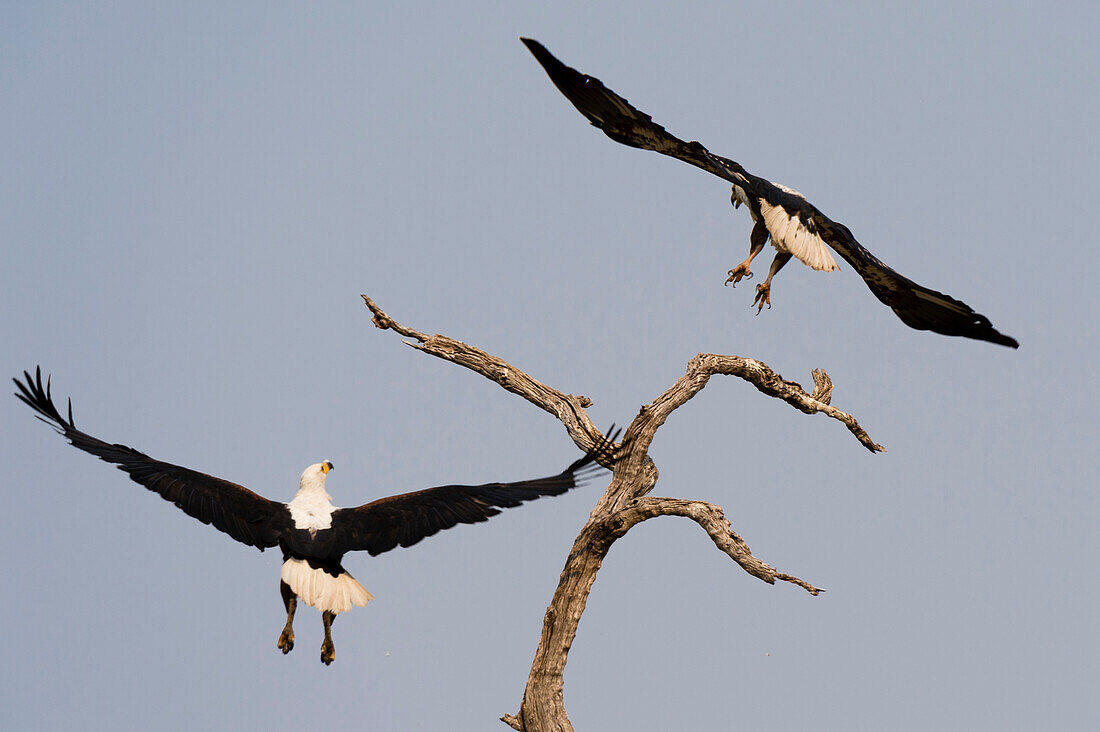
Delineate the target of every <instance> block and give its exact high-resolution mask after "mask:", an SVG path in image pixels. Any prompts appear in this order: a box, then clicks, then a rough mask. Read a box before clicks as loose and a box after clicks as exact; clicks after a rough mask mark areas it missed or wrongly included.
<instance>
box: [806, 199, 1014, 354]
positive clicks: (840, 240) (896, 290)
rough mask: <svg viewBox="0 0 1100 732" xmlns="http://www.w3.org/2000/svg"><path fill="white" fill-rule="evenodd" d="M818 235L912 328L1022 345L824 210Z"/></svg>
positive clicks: (819, 220)
mask: <svg viewBox="0 0 1100 732" xmlns="http://www.w3.org/2000/svg"><path fill="white" fill-rule="evenodd" d="M814 222H815V223H816V224H817V232H818V235H819V236H820V237H821V238H822V239H823V240H824V241H825V243H826V244H828V245H829V246H830V247H832V249H833V250H834V251H836V253H837V254H839V255H840V256H841V257H843V258H844V261H846V262H848V264H850V265H852V268H853V269H854V270H855V271H856V272H858V273H859V276H860V277H862V278H863V281H864V282H865V283H866V284H867V287H868V289H870V290H871V292H872V293H874V295H875V297H877V298H878V299H879V300H881V301H882V302H883V303H885V304H886V305H889V306H890V309H891V310H893V311H894V313H895V314H896V315H897V316H898V317H899V318H901V321H902V322H903V323H905V324H906V325H908V326H909V327H910V328H915V329H917V330H930V331H933V332H935V333H941V334H943V335H949V336H962V337H964V338H973V339H975V340H979V341H989V342H990V343H996V344H998V345H1002V346H1008V347H1009V348H1019V347H1020V344H1019V343H1018V342H1017V341H1016V339H1015V338H1013V337H1011V336H1007V335H1005V334H1003V333H1000V332H999V331H997V329H996V328H994V327H993V324H992V323H991V322H990V321H989V318H987V317H985V316H984V315H982V314H981V313H976V312H974V309H973V308H971V307H970V306H969V305H967V304H966V303H964V302H962V301H960V300H956V299H955V298H953V297H951V296H950V295H945V294H944V293H942V292H937V291H936V290H933V289H931V288H928V287H924V286H923V285H918V284H917V283H916V282H913V280H911V279H909V278H908V277H905V276H904V275H901V274H899V273H897V272H895V271H894V270H893V269H891V268H890V267H889V266H887V265H886V263H885V262H883V261H882V260H881V259H879V258H878V257H876V256H875V255H874V254H871V252H869V251H867V249H866V248H864V247H863V245H862V244H860V243H859V242H858V241H856V238H855V237H854V236H852V232H851V231H849V230H848V227H847V226H844V225H843V224H838V223H836V222H835V221H832V220H831V219H829V218H828V217H827V216H825V215H824V214H821V213H820V212H818V213H817V216H815V217H814Z"/></svg>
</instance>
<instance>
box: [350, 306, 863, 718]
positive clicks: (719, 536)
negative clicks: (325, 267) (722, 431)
mask: <svg viewBox="0 0 1100 732" xmlns="http://www.w3.org/2000/svg"><path fill="white" fill-rule="evenodd" d="M363 300H364V301H365V302H366V304H367V307H368V308H370V310H371V312H372V313H373V314H374V324H375V325H376V326H377V327H379V328H381V329H382V330H393V331H395V332H397V333H399V334H400V335H402V336H405V337H406V338H411V339H413V341H406V343H408V344H409V345H410V346H412V347H413V348H416V349H417V350H420V351H423V352H425V353H428V354H430V355H432V356H435V357H437V358H441V359H443V360H445V361H450V362H452V363H455V364H458V365H460V366H464V367H466V368H468V369H470V370H472V371H475V372H477V373H479V374H481V375H482V376H484V377H485V378H487V379H490V380H492V381H495V382H496V383H498V384H500V385H501V386H502V387H504V388H505V389H507V390H508V391H510V392H512V393H513V394H517V395H519V396H521V397H523V398H524V399H526V400H527V401H529V402H531V403H532V404H534V405H535V406H537V407H539V408H540V409H542V410H544V411H546V412H549V413H550V414H553V415H554V416H555V417H557V418H558V419H559V420H560V421H561V423H562V424H563V425H564V426H565V429H566V431H567V432H568V434H569V437H570V438H571V439H572V440H573V442H574V443H576V445H577V446H578V447H579V448H580V449H582V450H584V451H586V452H587V451H589V450H590V449H591V448H592V447H593V446H594V445H595V443H596V441H597V440H599V439H600V437H601V432H600V430H599V429H598V428H597V427H596V426H595V425H594V424H593V422H592V420H591V419H590V418H589V416H588V413H587V412H586V411H585V408H586V407H588V406H591V404H592V401H591V400H590V399H588V397H585V396H575V395H572V394H565V393H563V392H561V391H558V390H557V389H554V388H552V387H549V386H547V385H545V384H543V383H542V382H540V381H538V380H536V379H534V378H532V377H531V376H529V375H528V374H527V373H525V372H524V371H522V370H520V369H517V368H516V367H514V366H512V365H511V364H509V363H508V362H506V361H504V360H503V359H500V358H497V357H496V356H493V355H491V354H488V353H486V352H484V351H482V350H480V349H478V348H475V347H473V346H470V345H467V344H465V343H463V342H461V341H456V340H454V339H453V338H448V337H447V336H442V335H432V336H429V335H426V334H424V333H421V332H419V331H417V330H414V329H413V328H409V327H406V326H403V325H401V324H400V323H398V322H396V321H395V320H393V319H392V318H390V317H389V316H388V315H386V313H384V312H383V311H382V310H381V308H379V307H378V306H377V305H376V304H375V303H374V302H373V301H372V300H371V299H370V298H369V297H367V296H366V295H363ZM715 374H720V375H726V376H738V377H740V378H742V379H744V380H746V381H748V382H749V383H751V384H752V385H753V386H755V387H756V388H757V389H758V390H760V391H761V392H763V393H764V394H767V395H768V396H772V397H776V398H778V399H782V400H783V401H785V402H787V403H788V404H790V405H791V406H793V407H794V408H795V409H798V410H799V411H801V412H804V413H806V414H817V413H821V414H825V415H826V416H828V417H831V418H833V419H836V420H838V421H840V422H842V423H843V424H844V425H845V426H846V427H847V428H848V430H849V431H850V432H851V433H852V434H853V435H855V437H856V439H858V440H859V441H860V443H861V444H862V445H863V446H864V447H866V448H867V449H868V450H871V451H872V452H883V451H884V448H883V447H882V446H881V445H878V444H876V443H875V442H874V441H872V440H871V438H870V436H869V435H868V434H867V432H866V431H865V430H864V429H863V428H862V427H860V425H859V423H858V422H856V420H855V418H854V417H852V416H851V415H850V414H847V413H845V412H842V411H840V410H839V409H836V408H835V407H833V406H831V405H830V402H831V400H832V392H833V384H832V380H831V379H829V376H828V374H826V373H825V372H824V371H821V370H817V369H815V370H814V372H813V378H814V390H813V392H812V393H807V392H806V391H805V390H804V389H803V388H802V387H801V386H800V385H799V384H797V383H795V382H793V381H787V380H785V379H783V378H782V377H781V376H780V375H779V374H777V373H775V372H774V371H773V370H772V369H771V368H770V367H769V366H768V365H767V364H765V363H762V362H760V361H757V360H756V359H752V358H742V357H740V356H722V355H716V354H706V353H701V354H699V355H697V356H695V357H694V358H692V359H691V360H690V361H689V362H688V366H687V371H686V373H685V374H684V375H683V376H681V377H680V378H679V379H678V380H677V381H676V383H675V384H673V385H672V386H671V387H670V388H669V389H668V390H666V391H665V392H664V393H663V394H661V395H660V396H658V397H657V398H656V399H654V400H653V401H652V402H651V403H650V404H646V405H643V406H642V407H641V409H639V411H638V414H637V416H636V417H635V418H634V420H633V421H632V422H631V423H630V425H629V427H627V429H626V432H625V434H624V435H623V441H622V443H620V444H619V445H617V446H616V450H615V451H614V454H615V461H614V463H613V464H612V462H611V461H606V463H605V464H606V465H607V466H609V467H612V469H613V473H612V478H611V483H610V485H608V487H607V490H606V491H605V492H604V494H603V496H601V497H600V499H599V501H598V502H597V504H596V506H595V507H594V508H593V509H592V513H591V514H590V515H589V517H588V521H587V523H585V525H584V527H583V528H582V529H581V531H580V533H579V534H578V535H577V538H576V539H575V540H574V542H573V547H572V550H571V551H570V552H569V556H568V557H567V558H566V562H565V567H564V568H563V569H562V573H561V577H560V578H559V580H558V587H557V589H556V590H555V592H554V597H553V599H552V600H551V602H550V605H549V606H548V607H547V608H546V615H545V616H544V618H543V626H542V634H541V636H540V638H539V645H538V649H537V650H536V651H535V658H534V661H533V662H532V664H531V673H530V675H529V676H528V679H527V687H526V689H525V690H524V694H523V702H522V703H521V704H520V711H519V713H518V714H516V715H511V714H506V715H504V716H503V717H501V721H503V722H505V723H506V724H508V725H510V726H511V727H512V728H514V729H517V730H520V731H521V732H542V731H544V730H556V731H559V732H568V731H570V730H572V729H573V727H572V725H571V724H570V723H569V717H568V716H567V715H566V713H565V706H564V698H563V693H564V673H565V664H566V661H567V659H568V655H569V649H570V647H571V646H572V645H573V640H574V639H575V638H576V633H577V626H578V624H579V622H580V617H581V614H582V613H583V612H584V608H585V605H586V604H587V602H588V594H589V592H590V591H591V589H592V584H593V583H594V582H595V581H596V573H597V572H598V571H599V569H600V566H601V564H602V563H603V559H604V557H606V556H607V552H608V551H609V550H610V548H611V545H612V544H613V543H614V542H615V541H616V540H617V539H619V538H620V537H621V536H623V535H624V534H625V533H626V532H627V531H629V530H630V529H631V527H633V526H635V525H637V524H639V523H641V522H642V521H647V520H649V519H651V518H655V517H657V516H683V517H686V518H690V519H691V520H693V521H695V522H696V523H697V524H699V526H700V527H702V528H703V530H704V531H706V532H707V534H708V535H709V536H710V538H711V540H712V541H713V542H714V545H715V546H716V547H718V549H719V550H720V551H722V552H723V553H725V554H726V555H727V556H729V557H730V558H731V559H732V560H733V561H734V562H736V563H737V564H738V565H739V566H740V567H741V568H742V569H744V570H745V571H746V572H748V573H749V574H751V575H752V576H754V577H757V578H758V579H761V580H763V581H764V582H767V583H769V584H775V583H776V581H781V582H789V583H791V584H795V585H798V586H799V587H801V588H803V589H804V590H806V591H807V592H809V593H810V594H812V595H817V594H819V593H820V592H823V590H821V589H820V588H818V587H815V586H814V585H811V584H810V583H808V582H805V581H803V580H801V579H799V578H797V577H794V576H792V575H789V574H785V573H783V572H779V571H778V570H776V569H775V568H774V567H772V566H771V565H769V564H767V563H766V562H763V561H762V560H760V559H758V558H756V557H755V556H753V554H752V552H751V551H750V550H749V547H748V545H747V544H746V543H745V542H744V541H743V540H742V539H741V537H740V536H738V535H737V534H736V533H734V531H733V529H732V528H731V526H730V522H729V520H728V519H726V517H725V514H724V513H723V511H722V508H721V507H720V506H716V505H714V504H711V503H706V502H703V501H692V500H685V499H680V498H656V497H650V496H648V495H647V494H648V493H649V492H650V491H652V490H653V488H654V486H655V485H656V483H657V478H658V472H657V466H656V465H655V464H654V463H653V461H652V460H651V459H650V457H649V454H648V453H649V446H650V444H651V443H652V441H653V437H654V435H655V434H656V432H657V429H658V428H659V427H660V426H661V425H662V424H664V422H665V420H666V419H668V417H669V415H671V414H672V412H673V411H675V410H676V408H677V407H680V406H682V405H683V404H685V403H686V402H687V401H688V400H690V399H691V398H692V397H694V396H695V395H696V394H698V393H699V392H700V391H701V390H702V389H703V387H705V386H706V385H707V382H708V381H709V380H710V377H711V376H713V375H715ZM601 462H603V461H601Z"/></svg>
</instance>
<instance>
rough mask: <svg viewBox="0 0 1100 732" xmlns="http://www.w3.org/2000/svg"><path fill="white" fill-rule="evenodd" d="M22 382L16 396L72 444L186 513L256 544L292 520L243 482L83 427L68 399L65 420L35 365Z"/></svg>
mask: <svg viewBox="0 0 1100 732" xmlns="http://www.w3.org/2000/svg"><path fill="white" fill-rule="evenodd" d="M23 376H24V378H25V379H26V383H25V384H24V383H23V382H21V381H19V379H12V381H14V382H15V385H16V386H17V387H19V392H18V393H16V395H15V396H17V397H19V399H21V400H22V401H23V403H24V404H26V405H27V406H29V407H30V408H31V409H33V410H34V411H35V412H37V413H38V418H39V419H41V420H42V421H43V422H45V423H46V424H48V425H50V426H51V427H53V428H54V429H56V430H57V432H58V433H59V434H61V435H64V436H65V438H66V439H67V440H68V441H69V442H70V443H71V444H72V445H73V447H78V448H80V449H81V450H83V451H84V452H89V453H91V454H92V455H95V456H96V457H98V458H99V459H100V460H105V461H106V462H109V463H114V464H115V465H117V466H118V469H119V470H122V471H125V472H126V473H127V474H129V476H130V479H131V480H133V481H134V482H136V483H140V484H141V485H143V486H145V487H146V488H148V489H149V490H151V491H153V492H155V493H159V494H160V496H161V497H162V498H164V499H165V500H167V501H171V502H172V503H174V504H176V505H177V506H179V507H180V508H181V509H183V511H184V513H186V514H187V515H188V516H192V517H194V518H197V519H198V520H199V521H202V522H203V523H204V524H212V525H213V526H214V528H216V529H219V530H220V531H224V532H225V533H227V534H229V535H230V536H232V537H233V538H234V539H236V540H237V541H239V542H241V543H243V544H248V545H249V546H254V547H258V548H259V549H260V551H263V550H264V548H265V547H271V546H275V545H276V544H278V543H279V536H280V534H281V533H282V532H283V531H284V530H285V529H287V528H288V527H290V526H291V525H292V522H291V519H290V512H289V511H288V510H287V507H286V504H284V503H277V502H275V501H269V500H267V499H266V498H264V497H263V496H260V495H257V494H255V493H253V492H252V491H250V490H248V489H247V488H245V487H243V486H239V485H237V484H236V483H230V482H229V481H227V480H222V479H221V478H215V477H214V476H212V475H206V474H205V473H199V472H196V471H194V470H190V469H188V468H183V467H180V466H179V465H172V464H171V463H162V462H161V461H159V460H154V459H153V458H151V457H149V456H148V455H145V454H143V453H140V452H138V451H137V450H135V449H133V448H132V447H126V446H125V445H111V444H108V443H106V442H104V441H102V440H100V439H98V438H95V437H92V436H91V435H89V434H86V433H84V432H81V431H80V430H78V429H77V428H76V425H75V424H74V423H73V406H72V402H71V401H70V402H69V417H68V420H66V419H65V418H64V417H62V416H61V413H60V412H58V411H57V407H56V406H55V405H54V403H53V398H52V397H51V395H50V382H49V379H47V380H46V385H45V388H43V385H42V370H41V369H40V368H38V369H35V375H34V378H33V379H32V378H31V375H30V373H28V372H26V371H24V372H23Z"/></svg>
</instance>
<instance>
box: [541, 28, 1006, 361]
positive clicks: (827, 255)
mask: <svg viewBox="0 0 1100 732" xmlns="http://www.w3.org/2000/svg"><path fill="white" fill-rule="evenodd" d="M520 40H521V41H523V43H524V44H525V45H526V46H527V48H528V49H529V50H530V51H531V53H532V54H534V56H535V58H536V59H537V60H538V62H539V63H540V64H542V67H543V68H544V69H545V70H546V73H547V74H548V75H549V76H550V80H551V81H552V82H554V86H556V87H557V88H558V89H559V90H560V91H561V93H562V94H564V95H565V96H566V98H567V99H569V101H570V102H572V103H573V106H574V107H576V108H577V109H578V110H580V113H581V114H583V115H584V116H585V117H586V118H587V119H588V121H589V122H591V123H592V125H593V126H595V127H598V128H599V129H601V130H603V132H604V134H605V135H607V136H608V137H610V138H611V139H612V140H615V141H616V142H621V143H622V144H624V145H629V146H630V147H637V148H642V149H643V150H653V151H656V152H659V153H661V154H663V155H668V156H671V157H674V158H677V159H679V160H683V161H684V162H686V163H690V164H692V165H694V166H696V167H699V168H702V169H703V170H705V171H707V172H709V173H713V174H714V175H717V176H718V177H719V178H723V179H725V180H726V181H729V182H730V183H731V184H732V185H733V194H732V196H731V197H730V201H731V203H732V204H733V207H734V208H738V207H739V206H741V205H744V206H745V207H746V208H748V210H749V213H750V214H751V215H752V220H753V229H752V234H751V235H750V237H749V256H748V258H746V259H745V261H743V262H741V263H740V264H738V265H737V266H736V267H734V268H733V269H731V270H730V271H729V277H728V279H727V280H726V284H729V285H734V286H735V285H736V284H737V283H738V282H740V281H741V279H742V278H751V277H752V271H751V270H750V269H749V266H750V265H751V264H752V260H753V259H754V258H755V257H756V255H757V254H759V253H760V252H761V250H763V248H764V244H765V243H767V241H768V239H769V238H770V239H771V242H772V245H773V246H774V247H775V248H776V250H777V252H776V255H775V259H774V260H772V263H771V267H770V268H769V270H768V277H767V279H765V280H764V281H763V282H762V283H760V284H758V285H757V286H756V296H755V298H754V299H753V303H752V304H753V305H755V306H756V312H757V314H759V313H760V311H761V310H763V308H764V306H765V305H767V306H768V307H769V308H771V284H772V278H773V277H775V275H776V273H777V272H779V270H780V269H782V268H783V265H785V264H786V263H787V262H788V261H790V259H791V257H795V258H797V259H798V260H799V261H800V262H802V263H803V264H805V265H807V266H809V267H812V268H813V269H815V270H819V271H823V272H830V271H833V270H836V269H839V268H838V267H837V264H836V260H835V259H834V258H833V256H832V253H831V252H830V251H829V250H830V249H832V250H833V251H834V252H836V253H837V254H839V255H840V256H841V257H842V258H843V259H844V260H845V261H846V262H848V264H850V265H852V268H853V269H854V270H855V271H856V272H857V273H859V276H860V277H862V278H863V281H864V282H866V283H867V287H868V288H870V290H871V292H872V293H874V295H875V297H877V298H878V299H879V300H881V301H882V302H883V303H885V304H886V305H889V306H890V308H891V309H892V310H893V311H894V312H895V313H896V314H897V316H898V317H899V318H901V320H902V322H903V323H905V324H906V325H908V326H909V327H910V328H915V329H917V330H931V331H934V332H936V333H942V334H943V335H951V336H963V337H965V338H974V339H977V340H982V341H989V342H991V343H997V344H1000V345H1002V346H1009V347H1011V348H1018V347H1019V343H1017V342H1016V339H1015V338H1011V337H1009V336H1006V335H1004V334H1003V333H999V332H997V331H996V330H995V329H994V328H993V325H992V324H991V323H990V322H989V318H987V317H985V316H984V315H982V314H980V313H976V312H974V310H973V309H972V308H971V307H970V306H969V305H967V304H966V303H963V302H960V301H959V300H956V299H955V298H953V297H951V296H950V295H945V294H943V293H942V292H937V291H936V290H932V289H929V288H927V287H924V286H922V285H918V284H917V283H916V282H913V281H912V280H911V279H909V278H908V277H904V276H903V275H901V274H899V273H897V272H895V271H894V270H893V269H891V268H890V267H888V266H886V264H884V263H883V262H882V260H880V259H879V258H878V257H876V256H875V255H873V254H871V252H869V251H867V250H866V249H864V248H863V246H862V245H861V244H860V243H859V242H858V241H856V238H855V237H854V236H853V235H852V232H851V231H849V230H848V227H846V226H845V225H844V224H841V223H838V222H836V221H833V220H832V219H830V218H829V217H828V216H826V215H825V214H823V213H822V212H821V211H819V210H818V209H817V207H815V206H814V205H813V204H811V203H810V202H809V201H807V200H806V198H805V196H803V195H802V194H801V193H799V192H798V191H795V190H793V189H791V188H787V187H786V186H782V185H779V184H778V183H772V182H771V181H769V180H765V179H764V178H761V177H759V176H756V175H753V174H752V173H749V172H748V171H747V170H745V169H744V168H743V167H742V166H741V165H740V164H738V163H736V162H734V161H733V160H730V159H728V158H724V157H721V156H719V155H715V154H714V153H712V152H710V151H709V150H707V149H706V148H705V147H703V146H702V145H701V144H700V143H698V142H694V141H693V142H684V141H683V140H681V139H680V138H678V137H676V136H675V135H672V134H670V133H669V132H668V131H667V130H665V128H664V127H662V126H661V125H659V124H657V123H655V122H654V121H653V119H652V118H651V117H650V116H649V115H648V114H646V113H644V112H641V111H639V110H638V109H635V108H634V107H633V106H631V105H630V103H629V102H628V101H627V100H625V99H623V98H622V97H620V96H619V95H618V94H616V93H615V92H613V91H611V90H610V89H608V88H607V87H606V86H604V85H603V83H602V82H601V81H600V80H599V79H597V78H595V77H592V76H588V75H586V74H582V73H581V72H579V71H577V70H576V69H573V68H570V67H569V66H566V65H565V64H563V63H562V62H561V61H559V60H558V59H557V58H555V57H554V56H553V54H551V53H550V52H549V51H547V50H546V48H545V47H544V46H543V45H542V44H541V43H539V42H538V41H535V40H532V39H530V38H521V39H520Z"/></svg>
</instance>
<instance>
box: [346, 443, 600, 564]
mask: <svg viewBox="0 0 1100 732" xmlns="http://www.w3.org/2000/svg"><path fill="white" fill-rule="evenodd" d="M612 430H614V426H612ZM617 436H618V433H617V432H612V431H610V430H609V431H608V434H607V436H606V437H605V438H604V439H602V440H601V441H600V442H599V443H597V444H596V445H595V446H594V447H593V448H592V450H590V451H589V452H588V453H587V454H586V455H585V456H584V457H582V458H581V459H580V460H577V461H576V462H574V463H573V464H572V465H570V466H569V467H568V468H566V469H565V470H563V471H562V472H560V473H558V474H557V475H552V476H550V477H548V478H538V479H536V480H524V481H520V482H518V483H486V484H485V485H444V486H439V487H438V488H428V489H427V490H422V491H416V492H415V493H404V494H402V495H399V496H390V497H388V498H380V499H379V500H377V501H373V502H371V503H368V504H365V505H363V506H359V507H358V508H341V509H338V510H336V511H335V512H334V513H333V514H332V531H333V534H334V551H333V554H334V555H343V554H344V553H345V552H349V551H367V552H370V554H371V555H376V554H381V553H382V552H388V551H389V550H390V549H393V548H394V547H397V546H412V545H413V544H415V543H417V542H418V541H420V540H421V539H423V538H425V537H428V536H431V535H432V534H435V533H438V532H440V531H442V530H444V529H449V528H451V527H452V526H454V525H456V524H475V523H479V522H481V521H487V520H488V519H489V517H490V516H495V515H497V514H498V513H500V509H502V508H512V507H514V506H518V505H520V504H521V503H523V502H525V501H533V500H535V499H536V498H541V497H542V496H557V495H560V494H562V493H565V492H566V491H568V490H570V489H571V488H576V487H577V486H578V485H581V484H582V483H583V482H584V481H585V480H586V479H587V478H589V477H591V476H593V475H594V474H595V473H596V472H597V471H598V470H599V469H600V466H599V465H597V464H596V462H595V461H596V460H600V462H602V463H604V464H608V465H610V464H613V459H612V457H611V456H612V451H613V450H614V440H615V438H616V437H617Z"/></svg>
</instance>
